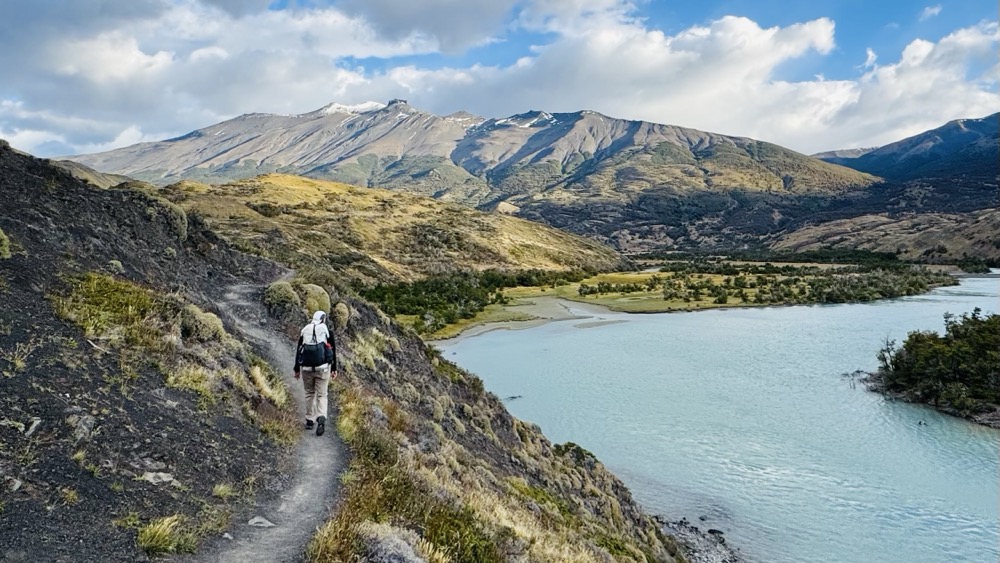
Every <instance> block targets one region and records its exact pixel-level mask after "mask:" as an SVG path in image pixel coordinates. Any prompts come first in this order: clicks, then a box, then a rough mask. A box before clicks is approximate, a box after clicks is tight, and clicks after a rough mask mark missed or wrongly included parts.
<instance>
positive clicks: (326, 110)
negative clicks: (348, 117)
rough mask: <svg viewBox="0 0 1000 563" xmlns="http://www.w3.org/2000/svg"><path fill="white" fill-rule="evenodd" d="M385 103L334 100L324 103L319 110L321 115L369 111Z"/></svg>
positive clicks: (379, 107) (382, 106)
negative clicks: (352, 103)
mask: <svg viewBox="0 0 1000 563" xmlns="http://www.w3.org/2000/svg"><path fill="white" fill-rule="evenodd" d="M385 107H386V105H385V104H383V103H381V102H364V103H361V104H354V105H345V104H338V103H337V102H334V103H332V104H329V105H326V106H324V107H323V109H321V110H319V111H320V113H322V114H323V115H332V114H335V113H353V114H360V113H371V112H373V111H378V110H380V109H383V108H385Z"/></svg>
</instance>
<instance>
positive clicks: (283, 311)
mask: <svg viewBox="0 0 1000 563" xmlns="http://www.w3.org/2000/svg"><path fill="white" fill-rule="evenodd" d="M264 306H265V307H267V312H268V314H269V315H271V316H272V317H274V318H276V319H278V320H281V321H285V322H288V321H293V320H296V319H298V318H299V316H300V315H301V314H302V300H301V299H299V295H298V294H297V293H295V290H294V289H293V288H292V284H290V283H288V282H286V281H279V282H274V283H272V284H271V285H269V286H267V289H266V290H265V291H264Z"/></svg>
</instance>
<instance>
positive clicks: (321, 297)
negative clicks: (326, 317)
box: [299, 283, 330, 316]
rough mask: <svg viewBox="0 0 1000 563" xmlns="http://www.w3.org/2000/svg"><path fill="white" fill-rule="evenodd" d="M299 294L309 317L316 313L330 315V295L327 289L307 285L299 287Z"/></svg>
mask: <svg viewBox="0 0 1000 563" xmlns="http://www.w3.org/2000/svg"><path fill="white" fill-rule="evenodd" d="M299 292H300V294H301V297H302V306H303V307H304V308H305V310H306V314H307V315H310V316H311V315H312V314H313V313H314V312H315V311H323V312H325V313H327V314H329V313H330V294H329V293H327V292H326V290H325V289H323V288H322V287H320V286H318V285H313V284H311V283H306V284H302V285H301V286H299Z"/></svg>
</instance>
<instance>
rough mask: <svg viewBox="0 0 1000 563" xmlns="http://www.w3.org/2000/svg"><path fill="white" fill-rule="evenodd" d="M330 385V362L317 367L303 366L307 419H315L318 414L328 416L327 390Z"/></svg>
mask: <svg viewBox="0 0 1000 563" xmlns="http://www.w3.org/2000/svg"><path fill="white" fill-rule="evenodd" d="M329 387H330V364H323V365H321V366H319V367H316V368H307V367H303V368H302V388H303V389H304V390H305V394H306V420H309V421H315V420H316V417H317V416H322V417H323V418H326V413H327V398H326V392H327V389H328V388H329Z"/></svg>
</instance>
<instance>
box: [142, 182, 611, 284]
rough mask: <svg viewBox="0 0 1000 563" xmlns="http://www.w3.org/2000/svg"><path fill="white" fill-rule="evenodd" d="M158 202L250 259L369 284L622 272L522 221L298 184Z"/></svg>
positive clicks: (605, 258) (200, 189)
mask: <svg viewBox="0 0 1000 563" xmlns="http://www.w3.org/2000/svg"><path fill="white" fill-rule="evenodd" d="M150 188H151V187H150ZM151 189H152V188H151ZM157 193H158V194H159V195H161V196H162V197H165V198H167V199H169V200H171V201H173V202H175V203H177V204H178V205H180V206H181V207H182V208H183V209H185V210H186V211H187V212H188V213H192V214H196V215H198V216H199V217H201V218H203V219H204V220H205V221H206V222H207V223H208V224H209V225H210V226H212V228H214V229H215V230H217V231H218V232H219V233H221V234H222V235H223V236H224V237H226V238H227V239H229V240H230V241H232V242H233V243H234V244H236V245H238V246H239V247H240V248H241V249H244V250H246V251H249V252H252V253H255V254H259V255H261V256H266V257H268V258H273V259H275V260H278V261H281V262H284V263H286V264H289V265H291V266H294V267H296V268H298V269H300V270H308V269H322V270H329V271H333V272H334V273H336V274H338V275H339V276H340V277H341V278H346V279H349V280H352V281H354V282H356V283H361V284H370V283H372V282H376V281H396V280H412V279H418V278H421V277H424V276H426V275H429V274H434V273H443V272H455V271H462V270H485V269H501V270H520V269H532V268H537V269H544V270H570V269H573V268H590V269H594V270H607V269H611V268H614V267H616V266H617V265H618V264H619V263H620V259H619V257H618V256H617V255H616V254H615V253H614V251H612V250H610V249H609V248H606V247H603V246H601V245H599V244H597V243H595V242H593V241H589V240H586V239H583V238H580V237H577V236H574V235H570V234H568V233H565V232H562V231H558V230H555V229H551V228H548V227H545V226H543V225H539V224H536V223H531V222H528V221H524V220H521V219H517V218H514V217H510V216H506V215H502V214H490V213H482V212H478V211H474V210H471V209H468V208H465V207H462V206H459V205H454V204H447V203H442V202H439V201H436V200H433V199H430V198H425V197H420V196H414V195H410V194H405V193H398V192H389V191H385V190H376V189H368V188H360V187H356V186H349V185H347V184H340V183H336V182H326V181H319V180H311V179H308V178H302V177H297V176H287V175H281V174H269V175H266V176H261V177H258V178H253V179H249V180H241V181H237V182H233V183H230V184H225V185H220V186H208V185H205V184H197V183H194V182H181V183H178V184H173V185H171V186H167V187H165V188H163V189H162V190H160V191H158V192H157Z"/></svg>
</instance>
